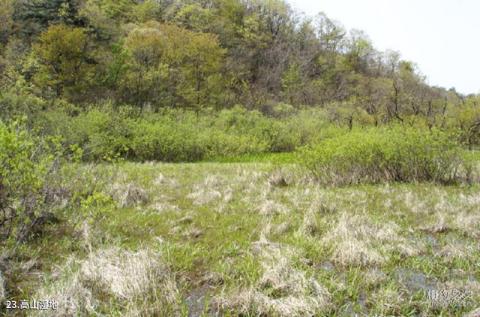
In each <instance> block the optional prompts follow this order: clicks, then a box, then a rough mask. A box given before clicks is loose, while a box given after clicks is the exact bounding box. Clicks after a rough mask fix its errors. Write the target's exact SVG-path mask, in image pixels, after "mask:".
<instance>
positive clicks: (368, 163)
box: [302, 126, 462, 185]
mask: <svg viewBox="0 0 480 317" xmlns="http://www.w3.org/2000/svg"><path fill="white" fill-rule="evenodd" d="M461 157H462V149H461V148H460V146H459V145H457V144H456V143H455V141H453V140H452V138H450V136H449V135H448V134H446V133H444V132H441V131H438V130H432V131H430V130H421V129H416V128H411V127H405V126H394V127H386V128H370V129H365V130H355V131H352V132H351V133H347V134H344V135H340V136H337V137H334V138H330V139H326V140H324V141H322V142H320V143H319V144H318V145H316V146H314V147H311V148H309V149H305V150H303V152H302V160H303V163H304V164H305V165H306V166H307V167H308V168H309V169H310V171H311V172H312V173H313V174H314V175H315V176H316V178H318V179H319V180H321V181H322V182H325V183H331V184H337V185H344V184H356V183H365V182H366V183H377V182H383V181H387V182H388V181H399V182H409V181H433V182H441V183H450V182H454V181H456V180H458V179H459V168H460V167H461V165H462V159H461Z"/></svg>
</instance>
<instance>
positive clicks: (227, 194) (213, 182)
mask: <svg viewBox="0 0 480 317" xmlns="http://www.w3.org/2000/svg"><path fill="white" fill-rule="evenodd" d="M224 185H225V184H224V181H223V180H222V179H220V178H219V177H218V176H215V175H209V176H207V177H206V178H205V179H204V181H203V182H202V183H200V184H196V185H195V186H194V188H193V191H192V193H190V194H189V195H188V196H187V197H188V198H189V199H191V200H193V204H195V205H200V206H201V205H206V204H208V203H211V202H214V201H217V200H219V199H221V198H222V197H223V198H224V201H226V202H228V201H230V200H231V199H232V196H233V190H232V189H231V188H230V187H227V188H225V186H224Z"/></svg>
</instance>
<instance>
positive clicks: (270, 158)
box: [207, 152, 298, 164]
mask: <svg viewBox="0 0 480 317" xmlns="http://www.w3.org/2000/svg"><path fill="white" fill-rule="evenodd" d="M207 162H217V163H273V164H294V163H298V153H296V152H286V153H258V154H247V155H240V156H234V157H218V158H215V159H211V160H208V161H207Z"/></svg>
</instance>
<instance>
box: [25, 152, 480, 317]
mask: <svg viewBox="0 0 480 317" xmlns="http://www.w3.org/2000/svg"><path fill="white" fill-rule="evenodd" d="M293 158H294V154H285V155H284V154H280V155H279V154H277V155H267V156H263V157H262V158H259V157H255V159H254V157H241V158H236V159H235V160H234V159H232V160H226V161H222V162H221V163H218V162H217V163H214V162H205V163H196V164H162V163H158V164H156V163H152V164H134V163H121V164H119V165H118V173H115V174H109V173H106V172H105V170H107V169H110V168H111V167H109V166H108V165H101V166H97V167H95V168H94V169H93V170H90V171H89V173H93V174H97V175H103V176H102V177H107V176H105V175H113V176H111V179H110V181H109V182H105V185H103V186H100V187H99V188H98V190H99V191H100V192H102V193H104V194H105V195H107V197H108V195H110V193H111V190H110V189H109V187H110V186H111V185H115V184H117V185H119V186H120V185H125V184H127V185H128V184H130V185H132V184H134V185H135V186H137V187H139V188H142V189H143V190H144V191H145V195H146V196H147V197H148V199H147V200H146V202H145V203H139V204H135V203H133V205H131V206H129V207H125V208H121V207H119V205H118V199H116V198H115V197H114V196H113V198H112V199H111V200H106V201H104V202H103V203H98V204H92V205H91V206H93V207H91V211H92V210H93V209H95V210H96V211H95V212H93V211H92V213H91V214H92V215H95V216H94V218H92V219H90V220H88V221H89V222H88V223H89V227H90V238H88V237H85V236H84V235H83V236H82V234H81V232H82V231H81V228H82V225H81V224H76V225H75V226H74V225H73V224H72V223H71V222H69V221H68V219H65V221H66V222H65V225H64V227H63V229H60V228H55V227H53V228H50V233H49V234H48V235H45V236H44V237H43V238H42V239H40V240H38V241H37V242H36V243H35V244H32V245H31V246H30V247H29V248H28V250H27V249H24V250H21V252H20V253H21V254H23V256H24V259H23V260H27V259H29V258H30V259H32V258H33V259H35V261H36V262H35V263H37V265H36V266H34V267H33V268H32V269H31V271H34V272H35V271H36V272H38V273H41V274H43V275H44V276H47V279H46V282H45V281H44V279H43V278H37V279H27V278H26V276H28V275H22V277H23V284H21V285H22V287H21V290H19V291H18V292H17V296H18V297H19V298H20V297H27V298H34V296H35V292H36V290H37V289H39V288H41V287H42V286H46V285H50V286H52V285H55V281H56V279H58V273H57V274H54V275H51V273H52V272H58V269H56V267H58V266H60V267H61V266H62V265H64V263H66V261H67V258H68V257H73V258H75V259H77V260H78V261H80V263H81V261H83V259H85V258H86V257H87V256H88V254H90V252H94V251H89V250H88V248H87V247H85V245H87V244H88V243H91V248H92V249H93V250H99V249H104V248H111V247H112V246H117V247H119V248H121V249H123V250H133V251H136V250H146V249H153V250H158V252H160V253H159V254H162V259H163V261H164V263H165V264H166V265H167V267H168V268H169V270H170V271H171V272H172V274H173V276H174V279H175V282H176V285H177V286H178V292H179V293H178V298H179V302H178V303H177V304H175V305H176V307H178V309H177V310H176V312H177V313H178V315H186V314H187V312H188V311H189V310H195V311H197V312H198V311H199V310H203V311H204V312H206V311H207V310H208V309H211V310H212V311H215V310H216V309H218V307H219V305H220V304H219V303H221V305H220V306H222V307H223V309H224V311H223V312H224V314H225V315H226V316H237V315H239V314H240V313H243V314H244V315H246V316H256V315H257V314H259V313H261V312H265V309H267V311H268V312H269V313H268V314H269V315H273V316H277V315H278V316H281V315H283V316H286V315H288V314H293V315H298V316H301V315H303V314H305V311H308V309H314V311H315V312H316V315H318V316H351V315H352V314H355V313H357V314H360V315H379V316H390V315H394V316H416V315H420V314H424V315H426V316H461V315H462V314H464V313H466V312H468V311H470V310H473V309H474V308H476V307H475V304H476V303H478V302H479V300H480V274H479V272H480V268H479V266H478V263H480V250H479V249H478V247H477V245H478V244H477V243H476V241H478V238H479V237H480V215H478V210H480V199H478V197H480V196H479V195H480V187H478V186H441V185H435V184H428V183H419V184H384V185H356V186H350V187H341V188H335V187H327V188H325V187H320V186H318V185H317V184H316V183H315V182H305V178H304V175H303V174H301V173H300V172H299V170H298V169H296V168H295V166H294V165H291V164H289V163H291V162H292V161H289V160H293ZM256 160H259V161H262V162H263V163H258V161H256ZM235 161H241V162H242V163H234V162H235ZM224 162H226V163H230V164H224ZM254 162H257V163H256V164H252V163H254ZM279 162H283V163H286V162H288V164H283V165H282V166H278V164H279ZM274 175H276V177H284V178H285V179H286V180H287V182H286V183H287V185H286V186H276V185H275V183H274V182H272V181H271V179H272V177H273V176H274ZM279 175H280V176H279ZM92 217H93V216H92ZM328 237H333V239H329V238H328ZM89 239H90V240H89ZM88 241H89V242H88ZM159 241H161V242H159ZM259 241H260V242H259ZM262 241H263V242H262ZM87 242H88V243H87ZM342 242H348V243H352V249H349V248H348V246H347V245H346V244H342ZM362 248H363V249H362ZM406 249H408V251H406ZM358 250H361V252H363V253H355V252H356V251H358ZM359 254H360V258H361V257H363V258H365V259H367V258H369V257H371V258H372V259H374V258H375V257H374V255H375V254H378V255H380V256H381V257H382V260H381V261H378V262H365V263H363V264H355V263H356V262H355V260H356V259H357V258H356V257H357V256H359ZM279 265H281V267H280V266H279ZM19 272H20V271H19ZM31 273H32V272H29V273H28V274H31ZM40 276H42V275H40ZM56 276H57V277H56ZM312 280H314V281H316V283H318V285H320V286H321V287H323V288H324V289H325V290H326V291H327V292H328V296H326V297H325V298H326V299H327V302H328V304H325V305H323V304H322V305H313V304H312V303H311V302H309V301H308V300H309V298H310V297H309V296H317V295H312V294H314V293H311V292H312V291H311V290H307V287H308V285H309V284H308V283H310V281H312ZM265 281H269V282H268V283H267V284H265V283H266V282H265ZM302 281H304V282H302ZM284 283H286V287H285V286H284ZM304 283H305V284H304ZM432 285H433V286H434V287H436V288H438V289H445V288H448V287H452V288H457V289H459V290H461V291H471V292H472V298H471V299H470V300H469V301H468V302H466V303H465V306H451V307H444V308H434V307H432V306H431V305H430V304H429V301H428V299H427V297H426V289H427V287H430V286H432ZM302 287H305V289H303V288H302ZM296 288H297V289H296ZM246 291H251V292H252V293H250V294H254V295H253V296H254V297H251V298H247V297H246V296H245V292H246ZM194 294H200V295H198V296H200V303H201V305H200V306H202V307H200V308H199V306H198V305H197V306H195V305H193V304H192V302H191V301H189V300H188V299H189V298H192V296H194ZM260 294H263V295H262V296H266V298H267V299H266V302H265V301H263V302H262V301H259V300H258V298H257V299H255V296H257V297H258V296H260ZM104 296H105V297H102V298H103V301H107V302H108V301H110V300H113V301H114V302H115V303H116V304H115V307H114V308H112V310H113V309H115V311H116V314H122V312H123V313H125V309H126V307H124V306H122V301H119V300H118V299H115V298H114V297H112V296H113V295H111V294H109V293H108V292H107V293H106V294H105V295H104ZM288 296H290V298H294V299H296V300H302V305H303V306H302V307H300V308H299V307H297V308H295V309H293V310H292V311H290V313H288V314H287V313H286V312H285V311H284V310H282V309H285V306H282V307H283V308H279V307H280V306H278V303H279V302H278V301H282V300H285V298H287V297H288ZM318 296H320V295H318ZM314 298H317V297H314ZM320 298H323V297H318V299H320ZM107 302H105V303H107ZM265 303H267V304H265ZM175 305H174V306H175ZM262 305H263V306H262ZM102 307H103V308H102V309H107V310H108V306H102ZM302 309H305V310H302ZM292 312H293V313H292ZM302 312H303V313H302ZM110 313H113V311H110ZM107 314H108V312H107Z"/></svg>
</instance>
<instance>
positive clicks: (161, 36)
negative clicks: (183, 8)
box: [120, 22, 225, 107]
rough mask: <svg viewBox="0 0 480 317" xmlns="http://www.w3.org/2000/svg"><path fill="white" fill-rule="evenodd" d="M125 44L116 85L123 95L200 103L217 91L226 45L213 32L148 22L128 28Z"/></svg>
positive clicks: (131, 98) (167, 103) (165, 102)
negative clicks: (123, 64)
mask: <svg viewBox="0 0 480 317" xmlns="http://www.w3.org/2000/svg"><path fill="white" fill-rule="evenodd" d="M124 47H125V50H126V51H127V52H128V54H129V59H128V61H127V71H126V72H125V74H124V76H123V79H122V81H121V84H120V85H121V90H122V91H123V92H124V94H123V97H124V98H125V100H126V101H130V102H134V103H136V104H138V105H144V104H146V103H154V104H156V105H163V106H184V107H201V106H205V105H207V104H210V103H215V100H214V99H215V97H216V96H218V95H220V94H221V89H220V87H221V78H220V76H219V72H220V70H221V66H222V60H223V56H224V54H225V50H223V49H222V48H221V47H220V45H219V43H218V39H217V37H216V36H214V35H212V34H208V33H199V32H192V31H188V30H186V29H183V28H179V27H177V26H173V25H167V24H160V23H158V22H148V23H146V24H144V25H142V26H140V27H138V28H136V29H134V30H132V31H131V32H130V33H129V34H128V36H127V38H126V40H125V46H124Z"/></svg>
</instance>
